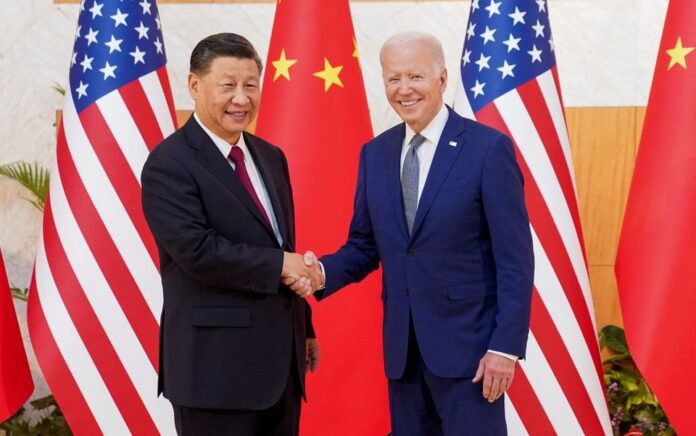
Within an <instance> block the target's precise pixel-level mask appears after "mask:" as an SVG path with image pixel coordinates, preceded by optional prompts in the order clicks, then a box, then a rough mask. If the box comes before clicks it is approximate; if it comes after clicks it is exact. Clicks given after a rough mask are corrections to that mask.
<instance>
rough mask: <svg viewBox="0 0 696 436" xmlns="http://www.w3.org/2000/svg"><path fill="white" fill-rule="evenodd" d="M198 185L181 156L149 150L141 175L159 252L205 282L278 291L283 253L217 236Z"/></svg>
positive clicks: (146, 212) (150, 221) (147, 216)
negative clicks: (165, 254) (181, 160)
mask: <svg viewBox="0 0 696 436" xmlns="http://www.w3.org/2000/svg"><path fill="white" fill-rule="evenodd" d="M200 189H201V188H200V187H199V186H198V185H197V184H196V181H195V179H194V178H193V177H192V176H191V174H190V173H189V172H188V171H187V170H186V168H185V166H184V165H183V164H182V163H181V162H179V161H178V160H177V159H175V158H174V157H172V156H169V155H167V154H166V153H163V152H158V150H155V151H154V152H153V153H151V154H150V157H149V158H148V160H147V162H146V163H145V166H144V168H143V173H142V195H143V197H142V200H143V212H144V213H145V218H146V220H147V222H148V224H149V226H150V230H151V231H152V233H153V235H154V237H155V240H156V241H157V243H158V245H159V247H160V250H164V251H165V252H166V253H167V255H169V256H170V257H171V258H172V259H173V260H174V262H176V263H177V264H178V265H179V266H180V267H181V268H182V269H183V270H184V271H186V273H188V274H189V275H191V276H192V277H194V278H195V279H196V280H198V281H199V282H200V283H202V284H204V285H207V286H214V287H219V288H228V289H234V290H237V291H248V292H255V293H261V294H277V293H278V288H279V283H280V274H281V270H282V265H283V251H282V250H280V249H276V248H268V247H257V246H251V245H248V244H244V243H240V242H236V241H234V242H233V241H230V240H228V239H226V238H224V237H222V236H220V235H218V234H217V233H216V232H215V230H213V229H212V228H210V226H209V225H208V223H207V220H206V211H205V208H204V204H203V202H202V199H201V195H200V192H199V190H200Z"/></svg>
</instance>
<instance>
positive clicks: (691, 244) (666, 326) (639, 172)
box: [616, 0, 696, 434]
mask: <svg viewBox="0 0 696 436" xmlns="http://www.w3.org/2000/svg"><path fill="white" fill-rule="evenodd" d="M694 23H696V4H694V2H693V1H688V0H672V1H670V2H669V6H668V10H667V18H666V20H665V26H664V30H663V33H662V42H661V43H660V49H659V52H658V55H657V64H656V66H655V74H654V77H653V84H652V89H651V91H650V99H649V101H648V109H647V113H646V117H645V124H644V126H643V136H642V137H641V141H640V148H639V150H638V155H637V157H636V166H635V172H634V174H633V182H632V183H631V190H630V193H629V197H628V203H627V206H626V215H625V218H624V223H623V229H622V231H621V239H620V241H619V250H618V255H617V259H616V278H617V281H618V285H619V295H620V298H621V308H622V311H623V318H624V324H625V328H626V336H627V339H628V344H629V347H630V349H631V352H632V354H633V357H634V359H635V361H636V363H637V365H638V368H639V369H640V370H641V372H642V373H643V375H644V376H645V378H646V380H647V382H648V385H649V386H650V387H651V388H652V390H653V391H654V393H655V395H656V396H657V399H658V401H660V403H661V404H662V406H663V407H664V409H665V412H666V413H667V416H668V417H669V419H670V421H671V422H672V424H673V426H674V428H675V429H676V431H677V433H679V434H696V420H694V416H693V414H694V410H696V396H695V395H694V392H695V391H696V378H694V376H693V371H694V359H695V358H696V341H694V339H693V330H694V326H696V322H695V321H694V320H696V224H695V221H696V122H694V121H695V120H696V50H695V48H696V27H695V26H694Z"/></svg>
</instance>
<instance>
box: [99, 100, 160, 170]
mask: <svg viewBox="0 0 696 436" xmlns="http://www.w3.org/2000/svg"><path fill="white" fill-rule="evenodd" d="M96 103H97V107H98V108H99V112H101V114H102V116H103V117H104V120H105V121H106V124H108V126H109V130H110V131H111V134H112V135H113V136H114V139H115V140H116V142H117V143H118V145H119V147H120V148H121V151H122V152H123V156H124V157H125V158H126V161H128V166H130V168H131V171H133V175H134V176H135V178H136V180H140V173H141V172H142V171H143V165H145V160H147V155H148V154H149V153H150V150H148V148H147V145H145V140H144V139H143V137H142V135H141V134H140V131H139V130H138V126H137V124H135V121H134V120H133V117H132V116H131V114H130V111H129V110H128V106H126V103H125V102H124V101H123V98H122V97H121V94H119V92H118V91H113V92H110V93H108V94H106V95H105V96H103V97H102V98H100V99H99V100H97V101H96Z"/></svg>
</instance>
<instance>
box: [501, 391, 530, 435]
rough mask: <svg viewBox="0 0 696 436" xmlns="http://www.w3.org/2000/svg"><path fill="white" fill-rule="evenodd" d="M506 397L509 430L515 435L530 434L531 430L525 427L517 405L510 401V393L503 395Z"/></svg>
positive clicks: (506, 416) (509, 432)
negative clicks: (516, 407) (528, 430)
mask: <svg viewBox="0 0 696 436" xmlns="http://www.w3.org/2000/svg"><path fill="white" fill-rule="evenodd" d="M503 398H504V399H505V423H506V424H507V432H508V434H510V435H513V436H528V435H529V432H527V429H526V428H524V424H523V423H522V419H521V418H520V415H519V414H518V413H517V409H515V405H514V404H513V403H512V401H510V397H509V395H505V396H504V397H503Z"/></svg>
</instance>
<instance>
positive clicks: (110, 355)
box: [44, 206, 155, 434]
mask: <svg viewBox="0 0 696 436" xmlns="http://www.w3.org/2000/svg"><path fill="white" fill-rule="evenodd" d="M46 216H47V218H48V219H46V220H45V221H44V228H45V230H46V233H45V235H46V236H45V238H44V248H45V252H46V260H47V266H48V269H49V270H50V272H51V274H52V275H53V279H54V281H55V283H56V291H57V293H58V298H60V299H61V300H62V301H61V309H62V308H63V307H64V309H65V311H66V312H67V315H68V316H69V317H70V319H71V320H72V323H73V324H74V326H75V331H76V332H77V333H78V334H79V336H80V339H81V340H82V343H83V344H84V347H85V350H86V352H87V353H88V354H89V356H90V358H91V360H92V361H93V364H94V366H95V368H96V370H97V371H98V372H99V376H100V377H101V379H102V380H103V381H104V384H105V385H106V388H107V389H108V391H109V394H110V395H111V396H112V397H113V399H114V403H115V405H116V406H117V407H118V409H119V411H120V412H121V414H122V415H123V419H124V420H125V422H126V424H127V425H128V428H129V430H130V431H131V432H133V431H134V430H135V429H136V428H137V426H136V424H137V423H138V422H139V421H143V425H146V426H147V427H148V428H149V430H150V431H149V432H148V434H153V431H152V430H154V429H155V427H154V423H153V422H152V419H151V418H150V416H149V414H148V413H147V410H145V406H144V404H143V402H142V401H141V400H140V397H139V396H138V392H137V391H136V389H135V386H133V383H132V381H131V380H130V379H129V378H128V374H127V373H126V371H125V368H124V367H123V365H122V364H121V361H120V360H119V358H118V356H117V355H116V352H115V351H114V348H113V347H112V345H111V343H110V341H109V339H108V337H107V334H106V332H105V331H104V329H103V328H102V325H101V324H100V322H99V319H98V318H97V316H96V314H95V313H94V310H93V309H92V307H91V306H90V304H89V301H88V299H87V297H86V296H85V293H84V288H83V287H82V286H80V283H79V282H78V280H77V277H76V276H75V273H74V271H73V269H72V267H71V266H70V263H69V262H68V259H67V256H66V254H65V251H64V250H63V247H62V244H61V242H60V241H59V240H58V232H57V230H56V228H55V223H54V221H53V214H52V210H51V208H50V206H49V207H48V208H46ZM77 377H78V378H79V377H81V375H78V376H77Z"/></svg>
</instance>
